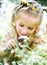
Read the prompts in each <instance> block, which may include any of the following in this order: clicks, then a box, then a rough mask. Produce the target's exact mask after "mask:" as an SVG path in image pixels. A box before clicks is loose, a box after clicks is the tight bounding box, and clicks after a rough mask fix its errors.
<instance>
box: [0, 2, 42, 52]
mask: <svg viewBox="0 0 47 65" xmlns="http://www.w3.org/2000/svg"><path fill="white" fill-rule="evenodd" d="M42 14H43V11H42V9H41V5H40V4H38V3H37V2H36V1H29V2H28V1H27V2H23V1H22V2H21V3H20V5H18V6H17V7H16V8H15V9H14V11H13V15H12V20H11V25H12V28H11V30H10V31H9V32H8V33H7V34H6V35H5V37H4V39H3V45H4V46H3V49H2V50H1V49H0V52H3V51H4V50H5V49H6V48H11V49H12V48H16V46H15V44H16V42H18V38H19V37H20V36H27V37H28V38H29V42H30V45H29V46H30V47H35V46H36V45H37V44H40V43H41V42H42V39H41V37H40V36H38V35H37V33H38V32H39V25H40V24H41V20H42ZM0 48H1V47H0Z"/></svg>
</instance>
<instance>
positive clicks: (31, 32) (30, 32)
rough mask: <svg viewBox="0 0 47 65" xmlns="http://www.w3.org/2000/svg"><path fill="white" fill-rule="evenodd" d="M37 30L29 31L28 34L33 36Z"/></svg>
mask: <svg viewBox="0 0 47 65" xmlns="http://www.w3.org/2000/svg"><path fill="white" fill-rule="evenodd" d="M35 30H36V29H33V30H28V33H29V34H30V35H32V34H33V33H34V32H35Z"/></svg>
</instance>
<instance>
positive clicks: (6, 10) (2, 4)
mask: <svg viewBox="0 0 47 65" xmlns="http://www.w3.org/2000/svg"><path fill="white" fill-rule="evenodd" d="M20 1H21V0H0V43H1V41H2V37H3V35H4V34H5V33H6V32H7V31H8V30H9V27H10V21H11V16H12V10H13V9H14V7H15V6H16V5H18V4H19V3H20ZM36 1H37V2H38V3H40V4H41V5H42V8H43V10H44V12H43V20H42V21H43V23H42V25H41V27H43V32H42V33H46V24H47V0H36Z"/></svg>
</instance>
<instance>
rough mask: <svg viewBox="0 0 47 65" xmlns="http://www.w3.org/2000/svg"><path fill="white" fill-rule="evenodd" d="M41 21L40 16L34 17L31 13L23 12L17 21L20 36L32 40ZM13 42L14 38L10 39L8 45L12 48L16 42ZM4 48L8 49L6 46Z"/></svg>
mask: <svg viewBox="0 0 47 65" xmlns="http://www.w3.org/2000/svg"><path fill="white" fill-rule="evenodd" d="M39 22H40V18H39V17H34V16H32V15H29V14H27V15H26V13H22V14H21V17H20V18H19V19H18V20H17V21H16V23H15V24H16V28H15V29H16V31H17V34H18V36H27V37H29V40H30V41H31V40H32V39H33V34H34V32H35V31H36V30H37V29H38V27H39V26H38V24H39ZM16 31H15V32H16ZM13 42H14V41H13V40H9V41H8V43H7V47H8V48H10V49H12V48H15V44H14V43H13ZM3 45H4V44H3ZM0 48H1V47H0ZM3 48H4V49H6V47H3ZM4 49H3V50H2V52H3V51H4Z"/></svg>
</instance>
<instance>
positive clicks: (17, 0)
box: [9, 0, 20, 5]
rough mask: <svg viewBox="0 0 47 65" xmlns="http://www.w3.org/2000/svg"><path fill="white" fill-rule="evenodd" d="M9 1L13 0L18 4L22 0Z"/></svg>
mask: <svg viewBox="0 0 47 65" xmlns="http://www.w3.org/2000/svg"><path fill="white" fill-rule="evenodd" d="M9 1H11V2H13V3H15V4H16V5H18V4H19V2H20V0H9Z"/></svg>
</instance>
